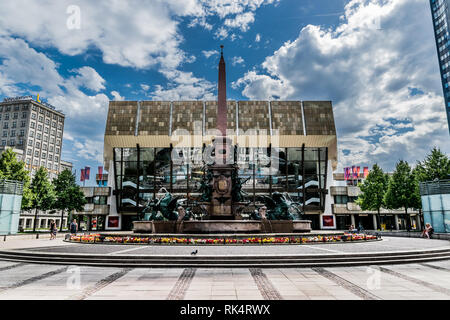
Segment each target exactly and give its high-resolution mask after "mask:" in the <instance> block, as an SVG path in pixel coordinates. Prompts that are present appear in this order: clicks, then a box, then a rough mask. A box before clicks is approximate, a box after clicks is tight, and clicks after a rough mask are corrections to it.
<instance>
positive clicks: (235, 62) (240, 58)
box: [231, 57, 244, 66]
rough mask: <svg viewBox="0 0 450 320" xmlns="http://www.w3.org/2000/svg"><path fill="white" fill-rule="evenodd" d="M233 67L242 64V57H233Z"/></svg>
mask: <svg viewBox="0 0 450 320" xmlns="http://www.w3.org/2000/svg"><path fill="white" fill-rule="evenodd" d="M231 63H232V64H233V66H235V65H237V64H243V63H244V59H242V57H233V59H232V62H231Z"/></svg>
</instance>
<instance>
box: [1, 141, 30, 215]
mask: <svg viewBox="0 0 450 320" xmlns="http://www.w3.org/2000/svg"><path fill="white" fill-rule="evenodd" d="M0 179H5V180H15V181H21V182H23V194H22V206H21V207H22V210H29V209H30V208H31V206H32V203H33V199H34V194H33V192H32V191H31V189H30V176H29V172H28V171H27V170H26V169H25V163H24V162H23V161H18V160H17V155H16V153H15V152H14V151H13V150H12V149H10V148H7V149H6V150H5V151H4V152H3V153H2V156H1V158H0Z"/></svg>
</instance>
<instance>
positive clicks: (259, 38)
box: [255, 33, 261, 42]
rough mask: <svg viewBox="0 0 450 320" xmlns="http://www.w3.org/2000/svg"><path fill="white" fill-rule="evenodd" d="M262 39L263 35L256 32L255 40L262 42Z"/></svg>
mask: <svg viewBox="0 0 450 320" xmlns="http://www.w3.org/2000/svg"><path fill="white" fill-rule="evenodd" d="M260 41H261V35H260V34H259V33H257V34H256V37H255V42H260Z"/></svg>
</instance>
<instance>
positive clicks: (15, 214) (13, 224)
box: [0, 180, 23, 235]
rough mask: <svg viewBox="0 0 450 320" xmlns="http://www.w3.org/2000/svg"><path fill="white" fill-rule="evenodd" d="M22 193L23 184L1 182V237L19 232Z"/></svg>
mask: <svg viewBox="0 0 450 320" xmlns="http://www.w3.org/2000/svg"><path fill="white" fill-rule="evenodd" d="M22 192H23V183H22V182H17V181H5V180H2V181H0V208H1V209H0V235H8V234H16V233H17V232H18V230H19V217H20V207H21V204H22Z"/></svg>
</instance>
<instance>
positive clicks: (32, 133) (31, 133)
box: [30, 130, 34, 138]
mask: <svg viewBox="0 0 450 320" xmlns="http://www.w3.org/2000/svg"><path fill="white" fill-rule="evenodd" d="M30 137H32V138H33V137H34V131H33V130H30Z"/></svg>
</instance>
